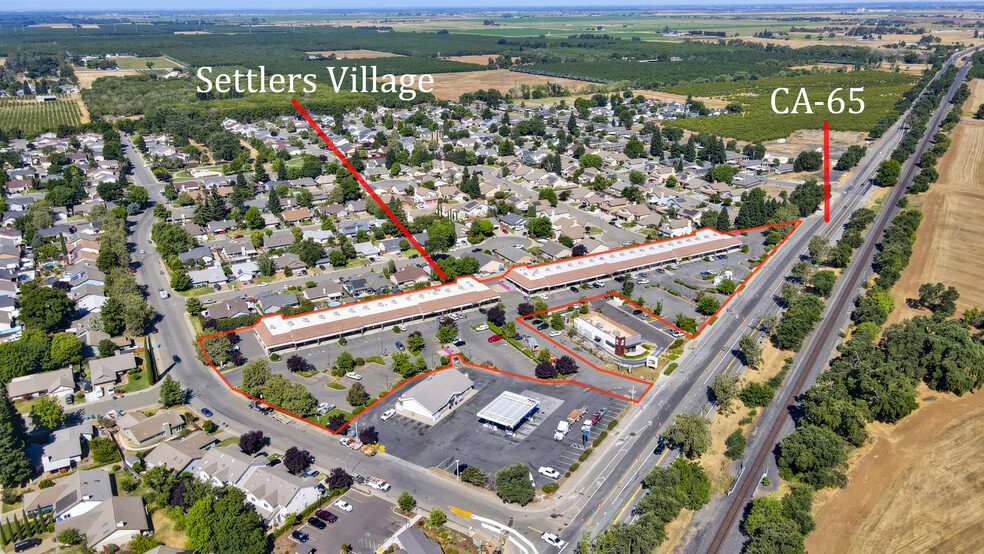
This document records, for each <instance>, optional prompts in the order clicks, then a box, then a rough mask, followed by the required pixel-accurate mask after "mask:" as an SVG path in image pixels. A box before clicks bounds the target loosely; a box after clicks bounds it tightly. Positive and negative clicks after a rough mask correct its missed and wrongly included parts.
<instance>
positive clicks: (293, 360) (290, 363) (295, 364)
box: [287, 354, 310, 373]
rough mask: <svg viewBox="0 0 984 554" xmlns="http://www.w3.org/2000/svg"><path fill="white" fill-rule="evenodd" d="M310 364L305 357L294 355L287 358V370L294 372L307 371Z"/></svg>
mask: <svg viewBox="0 0 984 554" xmlns="http://www.w3.org/2000/svg"><path fill="white" fill-rule="evenodd" d="M309 366H310V364H308V361H307V360H306V359H304V357H303V356H300V355H298V354H294V355H292V356H291V357H289V358H287V370H288V371H292V372H295V373H297V372H299V371H307V369H308V367H309Z"/></svg>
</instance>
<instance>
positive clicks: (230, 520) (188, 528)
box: [185, 487, 269, 554]
mask: <svg viewBox="0 0 984 554" xmlns="http://www.w3.org/2000/svg"><path fill="white" fill-rule="evenodd" d="M185 532H186V534H187V536H188V542H187V543H186V544H185V546H186V547H187V548H192V549H195V550H198V551H199V552H239V553H244V554H262V553H264V552H267V551H268V548H269V546H268V541H267V537H266V529H265V527H264V525H263V521H262V520H261V519H260V516H259V515H258V514H257V513H256V511H255V510H254V509H253V506H252V505H251V504H249V503H247V502H246V495H245V494H244V493H243V492H242V491H240V490H239V489H236V488H235V487H226V488H224V489H220V490H219V491H218V494H217V495H215V494H214V493H213V494H208V495H205V496H204V497H202V498H201V499H199V500H198V501H197V502H195V504H194V505H193V506H192V507H191V509H190V510H189V511H188V515H187V516H186V517H185Z"/></svg>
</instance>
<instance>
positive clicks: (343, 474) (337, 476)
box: [325, 467, 352, 490]
mask: <svg viewBox="0 0 984 554" xmlns="http://www.w3.org/2000/svg"><path fill="white" fill-rule="evenodd" d="M325 483H326V484H327V485H328V489H329V490H338V489H344V488H346V487H351V486H352V476H351V475H349V474H348V472H347V471H345V470H344V469H342V468H340V467H336V468H333V469H332V470H331V471H330V472H329V473H328V477H327V478H326V479H325Z"/></svg>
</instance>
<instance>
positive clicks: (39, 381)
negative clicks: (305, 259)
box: [7, 367, 75, 398]
mask: <svg viewBox="0 0 984 554" xmlns="http://www.w3.org/2000/svg"><path fill="white" fill-rule="evenodd" d="M73 392H75V376H74V375H73V374H72V370H70V369H68V368H67V367H66V368H62V369H56V370H54V371H46V372H44V373H34V374H31V375H24V376H23V377H14V378H13V379H11V380H10V383H8V384H7V395H8V396H9V397H10V398H34V397H37V396H41V395H44V394H47V395H50V396H64V395H66V394H71V393H73Z"/></svg>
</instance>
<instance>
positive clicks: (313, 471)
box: [304, 468, 321, 477]
mask: <svg viewBox="0 0 984 554" xmlns="http://www.w3.org/2000/svg"><path fill="white" fill-rule="evenodd" d="M319 473H321V472H320V471H318V470H316V469H314V468H311V469H309V470H307V471H305V472H304V475H307V476H308V477H316V476H317V475H318V474H319Z"/></svg>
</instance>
